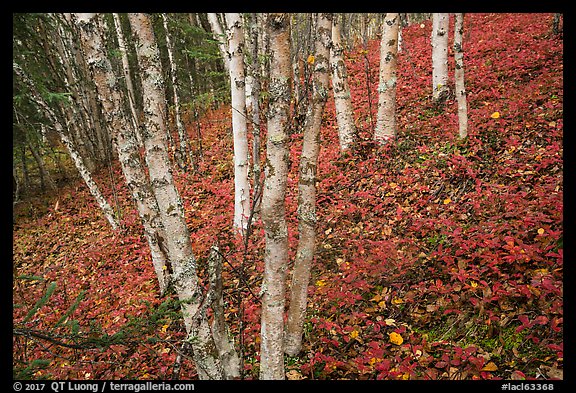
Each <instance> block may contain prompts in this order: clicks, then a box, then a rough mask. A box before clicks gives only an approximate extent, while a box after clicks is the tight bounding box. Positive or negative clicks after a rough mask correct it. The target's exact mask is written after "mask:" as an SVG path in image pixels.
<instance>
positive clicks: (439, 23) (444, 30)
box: [432, 13, 450, 104]
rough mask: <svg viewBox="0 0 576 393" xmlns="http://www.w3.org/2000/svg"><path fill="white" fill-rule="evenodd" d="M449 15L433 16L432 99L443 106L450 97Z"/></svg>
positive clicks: (436, 14)
mask: <svg viewBox="0 0 576 393" xmlns="http://www.w3.org/2000/svg"><path fill="white" fill-rule="evenodd" d="M448 22H449V14H447V13H434V14H432V99H433V100H434V102H435V103H436V104H442V103H444V102H445V101H446V99H447V98H448V96H449V95H450V88H449V86H448V28H449V25H448Z"/></svg>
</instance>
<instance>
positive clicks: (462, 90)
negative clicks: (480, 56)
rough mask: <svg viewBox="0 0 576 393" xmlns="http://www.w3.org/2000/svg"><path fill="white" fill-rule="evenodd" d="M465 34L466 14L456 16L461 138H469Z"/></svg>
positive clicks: (456, 54) (455, 54) (455, 29)
mask: <svg viewBox="0 0 576 393" xmlns="http://www.w3.org/2000/svg"><path fill="white" fill-rule="evenodd" d="M463 33H464V14H462V13H458V14H455V18H454V61H455V63H456V66H455V67H456V68H455V70H454V79H455V87H456V99H457V100H458V130H459V135H460V138H466V136H468V104H467V102H466V83H465V79H464V48H463V46H462V34H463Z"/></svg>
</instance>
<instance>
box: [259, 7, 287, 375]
mask: <svg viewBox="0 0 576 393" xmlns="http://www.w3.org/2000/svg"><path fill="white" fill-rule="evenodd" d="M266 28H267V29H268V34H269V38H270V41H269V43H270V53H271V61H270V85H269V86H270V88H269V92H270V102H269V107H268V124H267V129H268V138H267V140H266V165H265V166H264V174H265V180H264V189H263V194H262V205H261V206H262V222H263V225H264V234H265V235H264V236H265V240H266V245H265V252H264V278H263V283H262V289H261V294H262V317H261V331H260V334H261V340H262V341H261V347H260V379H284V378H285V375H284V351H283V332H284V318H283V317H284V303H285V291H286V284H285V282H286V269H287V266H288V228H287V225H286V213H285V202H284V199H285V193H286V182H287V177H288V169H289V161H288V160H289V147H288V142H289V134H288V128H289V111H290V99H291V91H290V83H291V81H290V76H291V71H292V70H291V66H290V63H291V61H290V16H289V14H270V15H269V16H268V18H267V20H266Z"/></svg>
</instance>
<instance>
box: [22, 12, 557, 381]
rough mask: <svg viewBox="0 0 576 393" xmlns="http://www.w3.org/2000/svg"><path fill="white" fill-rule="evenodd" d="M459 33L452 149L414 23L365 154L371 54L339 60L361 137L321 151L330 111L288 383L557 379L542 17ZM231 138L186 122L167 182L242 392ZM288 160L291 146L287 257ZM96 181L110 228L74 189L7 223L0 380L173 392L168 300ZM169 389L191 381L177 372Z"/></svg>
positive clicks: (144, 252)
mask: <svg viewBox="0 0 576 393" xmlns="http://www.w3.org/2000/svg"><path fill="white" fill-rule="evenodd" d="M465 23H466V30H467V31H466V33H465V37H464V45H465V73H466V83H467V92H468V104H469V134H470V135H469V138H468V139H467V140H466V141H464V142H462V141H460V140H459V139H458V120H457V115H456V103H455V100H453V99H451V100H449V101H448V103H447V104H446V105H445V106H443V107H441V108H437V107H435V106H434V105H433V104H432V102H431V99H430V90H431V87H430V80H431V61H430V57H431V46H430V43H429V37H430V28H431V26H430V22H428V21H427V22H424V23H423V24H422V25H418V24H414V25H411V26H409V27H407V28H405V29H404V30H403V40H404V44H405V46H404V48H403V50H402V52H401V53H400V55H399V62H398V67H399V76H398V93H397V102H398V122H399V135H398V139H397V141H396V143H395V144H393V145H389V146H386V147H380V148H379V147H377V146H375V145H374V144H373V143H372V142H370V140H371V136H372V129H373V127H372V124H373V123H375V114H376V109H377V108H376V105H377V84H378V64H379V42H377V41H371V42H369V44H368V47H367V48H364V47H362V46H361V45H360V46H358V47H356V48H354V49H352V50H351V51H350V52H349V53H348V54H347V66H348V72H349V80H350V86H351V90H352V92H351V93H352V100H353V105H354V108H355V117H356V124H357V126H358V129H359V134H360V137H361V139H362V140H361V143H360V144H359V146H358V148H357V149H355V150H354V151H353V152H352V153H351V154H346V155H341V154H340V153H339V151H338V137H337V125H336V120H335V111H334V104H333V101H331V100H329V102H328V104H327V108H326V113H325V116H324V122H323V126H322V130H321V139H322V141H321V143H322V147H321V151H320V157H319V181H318V203H317V214H318V218H319V222H318V239H317V254H316V258H315V261H314V266H313V271H312V280H311V283H310V287H309V304H308V313H307V316H306V322H305V336H304V344H303V349H302V353H301V354H300V356H295V357H286V368H287V373H288V377H289V378H290V379H302V378H303V379H467V380H469V379H501V378H502V379H549V378H562V375H563V371H562V370H563V109H562V108H563V46H562V36H561V35H554V34H552V15H548V14H546V15H542V14H469V15H467V16H466V22H465ZM450 65H451V70H453V60H451V64H450ZM366 70H368V72H367V71H366ZM452 74H453V73H451V75H452ZM367 76H369V78H370V83H369V86H370V94H368V93H367V89H366V85H367V80H366V79H367ZM451 77H452V76H451ZM230 124H231V120H230V108H229V107H226V106H224V107H221V108H219V109H216V110H211V111H210V112H209V113H207V114H206V116H204V117H203V118H202V119H201V120H200V121H199V122H198V123H190V124H188V127H189V132H190V136H191V138H192V141H193V144H194V148H195V151H196V152H197V153H198V151H199V147H198V146H199V144H198V142H199V139H198V133H197V128H196V127H197V126H200V129H201V134H202V146H203V149H202V150H203V151H202V153H203V155H202V158H201V159H199V160H198V165H197V170H196V171H192V170H189V171H187V172H184V171H180V170H178V169H177V168H175V172H174V177H175V179H176V181H177V184H178V187H179V190H180V192H181V195H182V198H183V201H184V204H185V210H186V219H187V222H188V225H189V228H190V231H191V234H192V241H193V245H194V252H195V255H196V256H197V259H198V263H199V267H200V271H201V273H203V272H204V266H205V264H206V259H207V256H208V250H209V247H210V246H211V245H212V244H213V243H214V242H215V241H216V240H218V242H219V244H220V248H221V250H222V252H223V254H224V255H225V257H226V260H225V265H224V270H225V272H224V275H225V290H226V292H225V301H226V303H227V306H228V308H227V314H226V318H227V320H228V322H229V323H230V327H231V331H232V333H233V334H234V336H235V337H236V343H237V344H238V345H239V346H240V345H241V347H242V351H243V355H244V372H245V375H244V377H245V378H246V379H256V378H258V367H259V352H258V351H259V346H260V345H259V337H260V303H259V300H258V299H257V295H256V297H254V296H253V294H258V292H259V290H260V283H261V279H262V271H263V248H264V240H263V230H262V225H261V221H260V220H259V219H258V218H257V219H256V220H255V222H254V226H253V233H252V235H251V236H250V238H249V242H248V244H247V248H245V246H244V244H243V243H242V241H241V240H240V239H238V238H237V237H236V236H235V235H234V233H233V232H232V230H231V223H232V215H233V184H234V183H233V164H232V138H231V132H230ZM300 149H301V134H299V133H294V134H293V135H292V143H291V172H290V174H289V181H288V195H287V198H286V203H287V218H288V223H289V241H290V250H291V251H290V260H291V261H293V257H294V253H295V249H296V244H297V239H298V231H297V217H296V207H297V182H298V178H297V167H298V154H299V150H300ZM96 180H97V182H98V184H99V185H100V186H101V188H102V191H103V192H104V194H105V195H106V197H107V198H108V200H109V201H112V204H113V205H114V206H115V208H116V209H118V210H119V213H120V215H121V221H122V226H123V230H122V231H121V232H118V233H114V232H113V231H112V230H111V229H110V227H109V225H108V223H107V221H106V220H105V219H104V217H103V216H102V214H101V213H100V211H99V209H98V207H97V205H96V204H95V202H94V200H93V198H92V197H91V195H90V193H89V191H88V189H87V187H86V186H85V185H84V184H83V183H82V182H81V180H78V181H77V182H74V183H71V184H68V185H66V186H63V187H61V188H60V189H59V191H58V192H57V193H56V194H54V195H49V196H47V195H42V196H40V197H38V198H35V199H29V200H26V201H24V202H22V203H20V204H19V205H18V206H17V209H16V210H15V212H14V215H15V217H14V219H15V223H14V232H13V305H14V306H13V323H14V329H15V330H16V329H20V330H19V333H18V334H15V335H14V338H13V358H14V360H13V370H14V375H15V376H19V377H26V378H33V379H40V378H50V379H52V378H54V379H120V378H122V379H161V380H165V379H172V377H173V376H174V375H173V374H174V371H175V370H174V369H175V363H176V358H177V353H178V350H180V345H181V340H182V339H183V338H184V327H183V323H182V320H181V318H180V317H179V314H178V307H177V303H176V301H175V295H174V294H172V293H169V294H168V295H167V296H166V297H164V298H161V297H160V296H159V290H158V285H157V283H156V281H155V275H154V272H153V268H152V264H151V261H150V253H149V250H148V247H147V244H146V241H145V239H144V236H143V229H142V226H141V224H140V222H139V218H138V215H137V213H136V210H135V208H134V206H133V204H132V202H131V197H130V194H129V192H128V190H127V188H126V186H125V185H124V183H123V182H122V174H121V172H120V169H119V167H117V166H116V167H114V171H113V172H112V175H111V173H110V172H108V171H107V170H105V171H103V172H102V173H99V174H98V175H97V176H96ZM111 180H114V182H112V181H111ZM290 268H291V265H290ZM289 271H290V270H289ZM288 277H289V276H288ZM52 283H55V284H52ZM47 292H48V293H47ZM48 295H51V296H48ZM39 301H40V302H39ZM38 302H39V303H38ZM35 305H37V306H38V307H34V306H35ZM240 319H241V320H242V322H243V323H242V324H240V323H239V321H240ZM240 330H241V334H240ZM42 332H43V333H44V334H45V335H46V336H49V337H48V338H46V337H45V338H41V337H40V336H39V333H42ZM63 344H65V345H63ZM66 345H67V346H66ZM178 377H179V378H182V379H191V378H195V370H194V367H193V363H192V362H191V360H190V359H188V358H184V360H183V362H182V365H181V368H180V370H179V374H178Z"/></svg>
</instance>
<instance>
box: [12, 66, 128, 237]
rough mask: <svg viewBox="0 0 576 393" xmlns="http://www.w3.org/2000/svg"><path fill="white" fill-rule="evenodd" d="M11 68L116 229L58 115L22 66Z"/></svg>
mask: <svg viewBox="0 0 576 393" xmlns="http://www.w3.org/2000/svg"><path fill="white" fill-rule="evenodd" d="M12 69H13V70H14V71H15V72H16V75H17V76H18V77H19V78H20V79H21V81H22V82H23V83H24V85H26V86H27V87H28V89H29V91H30V96H31V99H32V101H33V102H34V103H35V105H36V106H37V108H38V109H39V110H41V111H42V112H43V113H44V115H45V116H46V117H47V118H48V119H49V120H50V121H52V122H53V124H54V127H55V128H56V131H57V132H58V135H59V136H60V139H61V140H62V143H63V144H64V146H66V149H67V150H68V154H70V158H71V159H72V162H74V165H75V166H76V169H77V170H78V173H79V174H80V176H81V177H82V179H83V180H84V182H85V183H86V185H87V186H88V189H89V190H90V193H91V194H92V196H93V197H94V199H95V200H96V202H97V203H98V206H100V210H102V213H103V214H104V217H106V219H107V220H108V222H109V223H110V226H111V227H112V229H113V230H116V229H118V222H117V220H116V217H115V214H114V210H113V209H112V207H111V206H110V204H109V203H108V202H107V201H106V198H104V196H103V195H102V192H101V191H100V189H99V188H98V185H97V184H96V182H94V180H93V179H92V174H91V173H90V171H89V170H88V168H86V165H85V164H84V160H83V159H82V157H81V156H80V154H79V153H78V151H77V150H76V146H75V144H74V142H73V141H72V139H71V138H70V137H69V136H68V135H67V133H66V131H65V128H64V126H63V124H62V123H61V121H60V119H59V117H58V116H57V115H56V114H55V113H54V111H53V110H52V108H51V107H50V106H49V105H48V104H47V103H46V101H45V100H44V98H43V97H42V95H41V94H40V92H39V90H38V88H37V87H36V85H35V83H34V81H33V80H32V79H31V78H30V77H29V76H28V75H26V74H25V73H24V71H23V70H22V67H20V65H19V64H17V63H16V62H12Z"/></svg>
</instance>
